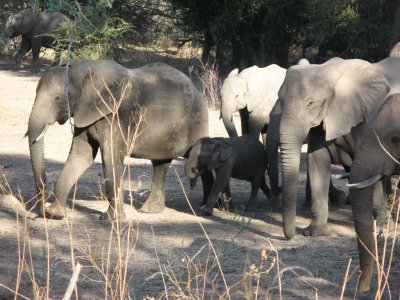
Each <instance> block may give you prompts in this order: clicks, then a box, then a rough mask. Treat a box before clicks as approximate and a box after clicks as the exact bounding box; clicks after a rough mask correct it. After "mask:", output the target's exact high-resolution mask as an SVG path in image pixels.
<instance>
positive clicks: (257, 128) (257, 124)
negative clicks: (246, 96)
mask: <svg viewBox="0 0 400 300" xmlns="http://www.w3.org/2000/svg"><path fill="white" fill-rule="evenodd" d="M265 122H266V118H263V117H262V116H258V115H254V114H251V115H249V134H250V135H252V136H254V137H255V138H257V139H259V138H260V133H266V132H267V129H268V126H267V125H266V124H265ZM263 142H264V145H265V144H266V134H265V141H264V140H263Z"/></svg>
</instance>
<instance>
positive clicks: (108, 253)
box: [0, 64, 400, 299]
mask: <svg viewBox="0 0 400 300" xmlns="http://www.w3.org/2000/svg"><path fill="white" fill-rule="evenodd" d="M38 80H39V76H37V75H33V74H32V73H30V72H29V71H27V70H23V71H15V70H13V69H12V65H10V64H2V65H0V122H1V127H0V133H1V135H0V172H1V175H2V179H1V184H2V186H3V193H4V192H7V193H9V192H10V191H12V193H14V194H15V195H16V196H17V197H18V198H22V199H24V200H29V199H31V198H32V197H33V196H34V192H35V188H34V180H33V174H32V170H31V165H30V160H29V149H28V143H27V139H26V138H24V133H25V132H26V129H27V121H28V117H29V113H30V110H31V107H32V103H33V101H34V98H35V89H36V85H37V82H38ZM218 115H219V114H218V112H212V111H210V131H211V135H213V136H226V132H225V129H224V128H223V124H222V122H221V120H219V118H218ZM70 143H71V129H70V126H68V125H64V126H59V125H54V126H52V127H51V128H50V129H49V130H48V132H47V135H46V138H45V144H46V148H45V151H46V152H45V155H46V159H47V166H46V167H47V175H48V180H49V182H50V185H52V184H53V183H54V182H55V180H56V179H57V177H58V175H59V173H60V171H61V169H62V167H63V164H64V162H65V160H66V157H67V155H68V151H69V147H70ZM130 165H131V168H130V170H131V172H132V175H131V179H130V180H127V181H126V183H125V187H126V191H125V192H126V193H125V196H126V197H125V203H126V205H125V211H126V213H127V215H128V218H129V220H130V221H129V222H126V223H123V224H120V225H121V227H123V228H122V229H120V232H122V235H120V239H118V235H117V234H116V230H114V229H115V228H116V224H113V223H110V222H104V221H100V220H99V219H98V217H99V213H100V212H101V211H104V210H105V209H106V202H105V201H103V200H98V198H99V197H100V191H99V186H101V185H102V168H101V161H100V159H99V157H97V159H96V161H95V163H94V164H93V165H92V166H91V167H90V169H88V170H87V171H86V173H85V174H84V175H83V176H82V177H81V179H80V180H79V182H78V184H77V186H76V191H75V196H74V195H73V193H71V199H72V198H74V199H75V200H74V201H71V204H70V207H71V208H70V209H69V215H68V218H67V219H66V220H63V221H57V220H44V219H42V218H37V219H33V220H32V219H24V218H23V217H21V215H18V216H17V215H16V214H15V213H14V212H13V211H12V210H10V209H7V208H4V207H3V208H1V207H0V218H1V223H0V284H1V286H0V299H11V296H12V295H13V293H12V292H11V291H9V290H8V289H11V290H15V289H16V287H17V286H18V292H19V293H20V294H21V295H24V296H26V297H28V298H36V299H37V298H39V294H40V293H43V295H42V297H43V298H46V297H47V296H48V297H49V298H52V299H58V298H61V297H62V296H63V294H64V292H65V290H66V289H67V285H68V282H69V279H70V277H71V275H72V267H71V266H72V265H73V263H74V262H77V261H78V262H80V263H81V264H82V265H83V269H82V271H81V273H80V277H79V281H78V284H77V290H78V298H79V299H103V298H106V297H108V298H112V296H111V295H110V293H112V291H114V292H115V291H116V290H117V285H116V282H117V281H118V278H117V275H115V274H114V275H115V276H114V277H113V276H112V275H113V270H114V269H115V265H117V263H118V262H119V261H120V260H118V253H119V252H123V253H124V255H125V256H124V257H125V258H126V252H127V249H128V248H129V250H131V252H130V253H129V257H128V258H129V259H126V261H122V262H121V261H120V262H121V263H122V266H124V267H126V277H125V278H126V280H125V282H126V284H127V286H126V287H125V289H124V288H123V289H124V290H125V291H128V294H129V297H130V299H143V298H145V297H146V296H147V297H154V298H166V294H167V295H168V297H169V298H173V299H176V298H184V297H183V296H182V295H186V296H188V297H189V296H190V297H192V299H197V298H202V297H203V298H204V299H218V298H220V297H224V298H228V295H227V293H225V294H224V292H225V291H226V289H225V286H224V282H223V278H225V280H226V282H227V285H228V286H229V287H230V290H229V295H230V297H231V298H232V299H245V298H248V299H250V298H251V299H255V298H256V295H255V294H254V292H257V293H258V297H259V298H260V299H265V298H266V297H267V295H269V296H270V297H271V298H274V299H278V298H279V288H278V286H279V281H278V279H277V278H275V276H276V275H277V270H278V267H279V269H280V271H281V272H283V274H282V276H281V290H282V291H281V292H282V299H317V298H318V299H339V298H340V295H341V291H342V285H343V281H344V278H345V274H346V270H347V267H348V264H349V262H350V260H351V264H350V271H349V274H351V275H352V276H351V277H350V279H349V281H348V283H347V285H346V288H345V292H344V299H352V298H353V297H354V292H355V289H356V284H357V279H358V276H359V273H358V271H357V268H358V265H359V262H358V255H357V248H356V239H355V235H354V230H353V222H352V217H351V210H350V207H349V206H347V205H343V206H340V207H331V211H330V219H329V224H330V228H331V231H332V234H331V236H329V237H318V238H307V237H304V236H302V235H301V233H300V229H301V228H304V227H306V226H307V225H308V223H309V213H308V212H305V211H302V210H301V207H302V203H303V201H304V182H305V172H304V170H305V168H304V162H303V163H302V166H301V167H302V173H301V177H300V179H299V184H300V185H301V188H300V190H299V203H298V207H299V212H298V217H297V220H296V226H297V228H298V234H297V235H296V237H295V238H293V239H292V240H290V241H287V240H286V239H285V238H284V235H283V230H282V218H281V215H280V214H279V213H275V212H271V209H270V208H269V203H268V201H267V200H266V198H265V196H264V195H263V194H261V193H260V194H259V196H258V202H259V209H258V211H257V212H244V205H245V203H246V201H247V199H248V196H249V194H250V184H249V183H247V182H241V181H238V180H233V179H232V180H231V192H232V197H233V203H234V207H233V208H232V209H231V211H230V212H227V211H219V210H215V212H214V216H212V217H202V216H199V217H196V216H194V215H193V213H192V211H191V209H190V207H189V203H190V204H191V205H193V207H194V211H195V213H198V208H199V206H200V202H201V198H202V189H201V183H198V184H197V186H196V187H195V188H194V189H193V190H190V189H189V181H188V179H187V178H186V177H185V175H184V172H183V168H182V166H183V162H182V161H180V160H176V161H174V163H173V165H171V167H170V170H169V172H168V175H167V189H166V199H167V200H166V205H167V208H166V209H165V211H164V212H163V213H160V214H156V215H150V214H141V213H138V212H137V211H136V210H135V208H136V209H137V208H139V207H140V206H141V204H142V203H143V201H144V200H145V198H146V196H147V195H148V192H149V188H150V181H151V163H150V162H149V161H146V160H133V161H131V164H130ZM180 181H181V182H182V186H181V184H180ZM7 186H8V187H7ZM185 192H186V193H187V195H188V198H189V202H188V201H187V200H186V198H185ZM130 195H131V196H132V198H131V197H130ZM130 199H132V201H131V200H130ZM131 204H133V206H131ZM200 225H202V226H204V229H205V231H206V232H207V234H208V236H209V238H210V241H211V243H212V245H213V247H214V248H215V252H216V253H217V255H218V261H219V263H220V266H221V270H222V272H221V270H219V268H218V267H217V265H216V263H217V262H216V260H215V255H214V253H213V250H212V249H211V248H210V246H209V245H210V244H209V241H208V239H207V237H206V235H205V233H204V232H203V230H202V228H201V226H200ZM18 232H19V235H18V234H17V233H18ZM110 236H111V237H110ZM118 240H120V242H121V243H120V244H119V243H118ZM128 241H130V246H129V247H127V246H126V245H127V244H128ZM118 249H122V250H120V251H119V250H118ZM264 251H265V253H266V255H267V257H266V256H264V260H263V261H261V259H262V253H263V252H264ZM399 252H400V251H399V247H398V246H397V249H396V250H395V257H394V263H393V264H392V269H391V273H390V281H389V283H390V291H391V296H392V299H398V297H399V291H400V290H399V283H400V266H399V255H400V253H399ZM23 254H24V255H23ZM277 256H279V265H277V264H276V263H274V262H276V260H275V259H276V257H277ZM23 257H24V258H23ZM107 262H108V263H107ZM207 262H208V264H207ZM260 263H262V265H260ZM252 264H255V266H256V267H257V268H254V266H253V267H252ZM107 265H109V266H110V267H109V268H107ZM120 265H121V264H120ZM160 266H161V267H160ZM160 268H161V270H162V271H163V272H162V274H161V272H160ZM18 270H20V271H21V272H20V273H19V272H18ZM107 270H108V271H107ZM221 273H222V274H223V275H224V276H221ZM204 274H207V275H206V276H205V277H206V280H205V281H204V280H203V278H204V277H202V276H203V275H204ZM33 275H34V276H33ZM162 275H163V276H162ZM107 278H109V279H108V284H109V285H108V286H109V289H108V290H107V295H106V285H105V282H106V281H107ZM188 278H190V279H191V280H188ZM196 278H197V281H196ZM257 278H258V279H257ZM18 279H19V280H18ZM47 280H49V281H48V282H47ZM163 281H165V284H164V283H163ZM120 282H121V280H120ZM196 282H197V285H196ZM34 283H35V284H34ZM189 283H190V284H189ZM203 284H204V286H205V287H204V288H203ZM46 286H49V287H50V288H49V290H48V295H46V292H47V290H46V289H45V287H46ZM6 287H7V288H8V289H7V288H6ZM375 289H376V276H375V274H374V277H373V280H372V290H375ZM202 291H204V294H201V292H202ZM196 292H198V293H200V294H196ZM268 293H269V294H268ZM74 295H75V294H74ZM179 295H181V296H179ZM75 296H76V295H75ZM364 296H365V297H366V298H367V299H368V298H371V297H372V296H373V295H372V294H367V295H364ZM114 297H115V298H116V297H117V296H115V295H114ZM127 298H128V297H127ZM384 298H387V299H388V298H389V294H388V293H386V294H385V296H384ZM21 299H22V297H21Z"/></svg>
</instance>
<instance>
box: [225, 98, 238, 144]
mask: <svg viewBox="0 0 400 300" xmlns="http://www.w3.org/2000/svg"><path fill="white" fill-rule="evenodd" d="M234 112H235V110H233V109H231V107H229V105H227V103H224V102H222V103H221V118H222V121H223V122H224V126H225V128H226V131H227V132H228V134H229V136H230V137H238V133H237V130H236V127H235V123H234V121H233V113H234Z"/></svg>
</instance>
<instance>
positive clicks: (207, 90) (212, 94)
mask: <svg viewBox="0 0 400 300" xmlns="http://www.w3.org/2000/svg"><path fill="white" fill-rule="evenodd" d="M195 74H196V75H197V77H198V78H199V80H200V83H201V85H202V90H203V97H204V99H206V100H207V103H208V107H209V108H210V109H212V110H218V109H219V108H220V106H221V97H220V90H221V81H220V79H219V72H218V67H217V65H216V63H203V62H201V65H200V69H196V70H195Z"/></svg>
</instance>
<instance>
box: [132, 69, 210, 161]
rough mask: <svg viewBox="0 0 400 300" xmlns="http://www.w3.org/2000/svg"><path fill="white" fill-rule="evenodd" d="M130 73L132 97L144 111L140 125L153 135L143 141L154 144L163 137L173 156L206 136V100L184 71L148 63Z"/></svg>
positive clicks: (149, 134) (180, 153)
mask: <svg viewBox="0 0 400 300" xmlns="http://www.w3.org/2000/svg"><path fill="white" fill-rule="evenodd" d="M130 76H131V81H132V83H133V89H134V90H136V91H137V92H136V96H137V97H138V98H137V99H134V100H136V101H137V103H139V105H140V107H141V108H144V111H145V117H144V120H143V123H142V125H141V127H142V128H143V130H145V131H146V132H147V133H148V134H146V135H147V136H152V137H153V138H154V139H153V142H154V143H152V142H150V141H149V140H147V141H146V143H147V145H149V144H153V146H154V147H156V148H157V147H159V146H157V145H159V139H164V140H165V145H169V146H170V152H172V153H173V156H179V155H184V154H185V152H186V151H187V150H188V148H190V147H191V146H192V145H193V144H194V143H195V142H196V141H197V140H198V139H199V138H201V137H204V136H208V107H207V102H206V101H205V100H204V99H203V97H202V95H201V93H200V92H199V91H198V90H197V89H196V87H195V86H194V85H193V83H192V82H191V80H190V79H189V78H188V77H187V76H186V75H185V74H183V73H182V72H181V71H179V70H177V69H175V68H173V67H171V66H169V65H167V64H164V63H152V64H148V65H145V66H143V67H140V68H137V69H131V70H130ZM172 145H173V146H172ZM148 148H149V149H151V148H152V147H148Z"/></svg>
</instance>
